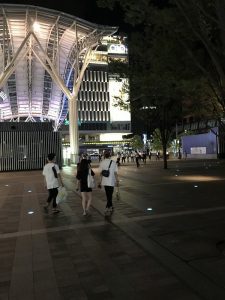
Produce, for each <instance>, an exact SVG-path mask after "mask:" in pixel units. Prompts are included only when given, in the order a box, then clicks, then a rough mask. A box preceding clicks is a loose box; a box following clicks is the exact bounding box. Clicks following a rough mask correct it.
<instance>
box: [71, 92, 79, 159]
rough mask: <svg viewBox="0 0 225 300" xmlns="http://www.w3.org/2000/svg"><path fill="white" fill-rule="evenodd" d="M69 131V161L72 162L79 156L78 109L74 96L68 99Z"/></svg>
mask: <svg viewBox="0 0 225 300" xmlns="http://www.w3.org/2000/svg"><path fill="white" fill-rule="evenodd" d="M69 133H70V149H71V163H73V164H74V163H77V162H78V156H79V132H78V110H77V98H76V97H72V98H71V99H69Z"/></svg>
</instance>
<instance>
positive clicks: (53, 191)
mask: <svg viewBox="0 0 225 300" xmlns="http://www.w3.org/2000/svg"><path fill="white" fill-rule="evenodd" d="M57 195H58V189H57V188H54V189H49V190H48V200H47V202H48V203H49V204H50V203H51V201H52V200H53V203H52V207H53V208H56V207H57V204H56V197H57Z"/></svg>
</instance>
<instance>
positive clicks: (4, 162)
mask: <svg viewBox="0 0 225 300" xmlns="http://www.w3.org/2000/svg"><path fill="white" fill-rule="evenodd" d="M50 152H54V153H55V154H56V161H57V163H58V165H59V167H60V168H61V166H62V143H61V135H60V133H59V132H53V130H52V126H51V124H50V123H10V122H6V123H0V171H19V170H37V169H42V168H43V166H44V164H45V163H46V158H47V155H48V153H50Z"/></svg>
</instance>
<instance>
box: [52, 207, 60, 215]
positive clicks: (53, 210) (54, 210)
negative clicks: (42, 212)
mask: <svg viewBox="0 0 225 300" xmlns="http://www.w3.org/2000/svg"><path fill="white" fill-rule="evenodd" d="M52 212H53V213H54V214H56V213H59V212H60V210H59V209H58V208H53V209H52Z"/></svg>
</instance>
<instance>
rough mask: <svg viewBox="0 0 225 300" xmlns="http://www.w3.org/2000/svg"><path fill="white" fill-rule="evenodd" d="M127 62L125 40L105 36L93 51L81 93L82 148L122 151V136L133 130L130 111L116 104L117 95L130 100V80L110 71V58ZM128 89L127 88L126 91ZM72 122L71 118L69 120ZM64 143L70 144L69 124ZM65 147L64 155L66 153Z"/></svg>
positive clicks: (79, 106) (79, 113)
mask: <svg viewBox="0 0 225 300" xmlns="http://www.w3.org/2000/svg"><path fill="white" fill-rule="evenodd" d="M113 60H114V61H115V60H119V61H122V62H125V63H128V53H127V47H126V41H125V39H124V38H123V39H122V38H121V37H119V36H111V37H105V38H104V39H103V40H102V43H101V45H100V46H99V47H98V48H97V49H96V51H94V52H93V55H92V59H91V61H90V63H89V65H88V67H87V69H86V71H85V74H84V77H83V81H82V83H81V87H80V91H79V94H78V123H79V136H80V147H81V151H84V152H86V151H89V152H90V153H91V152H94V151H96V152H98V151H99V150H100V152H101V151H102V150H101V149H106V148H107V147H111V148H114V150H119V148H121V147H123V144H124V143H125V142H124V140H123V136H124V135H127V134H129V133H130V132H131V118H130V112H129V111H128V110H122V109H120V108H119V107H116V106H115V104H116V103H117V100H116V99H117V97H120V98H122V99H123V100H128V93H127V91H126V88H125V87H127V86H128V80H127V79H124V78H120V77H119V75H118V74H115V73H111V72H110V69H109V62H110V61H113ZM124 89H125V91H124ZM68 122H69V120H68ZM62 130H63V136H64V144H65V145H68V133H67V132H66V130H67V128H66V126H63V127H62ZM66 151H68V149H65V150H64V156H67V155H68V153H67V154H66Z"/></svg>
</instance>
